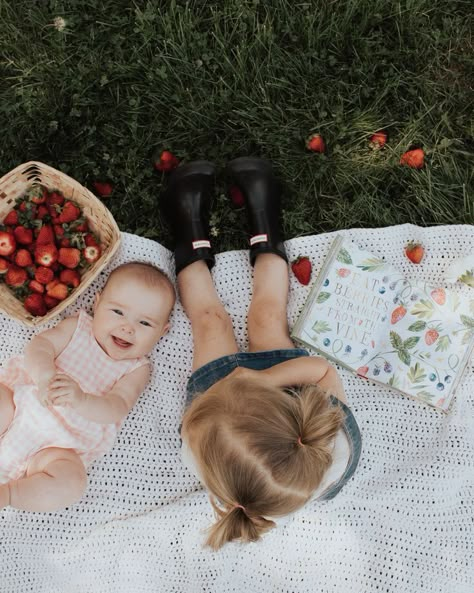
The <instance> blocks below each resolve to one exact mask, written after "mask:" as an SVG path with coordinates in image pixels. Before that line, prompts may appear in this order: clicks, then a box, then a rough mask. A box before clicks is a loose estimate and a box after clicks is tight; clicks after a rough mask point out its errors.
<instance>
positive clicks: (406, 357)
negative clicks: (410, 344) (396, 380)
mask: <svg viewBox="0 0 474 593" xmlns="http://www.w3.org/2000/svg"><path fill="white" fill-rule="evenodd" d="M397 354H398V358H399V359H400V360H401V361H402V362H403V364H406V365H407V366H408V365H409V364H410V361H411V356H410V353H409V352H408V350H403V348H402V349H401V350H397Z"/></svg>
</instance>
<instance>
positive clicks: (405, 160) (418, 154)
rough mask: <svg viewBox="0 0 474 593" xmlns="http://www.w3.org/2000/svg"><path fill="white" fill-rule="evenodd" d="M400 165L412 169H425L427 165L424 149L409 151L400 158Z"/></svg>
mask: <svg viewBox="0 0 474 593" xmlns="http://www.w3.org/2000/svg"><path fill="white" fill-rule="evenodd" d="M400 165H406V166H407V167H411V168H412V169H423V167H424V165H425V153H424V152H423V149H422V148H415V149H413V150H407V151H406V152H404V153H403V154H402V156H401V158H400Z"/></svg>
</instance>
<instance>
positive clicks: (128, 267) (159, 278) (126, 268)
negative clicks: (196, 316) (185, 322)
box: [102, 261, 176, 302]
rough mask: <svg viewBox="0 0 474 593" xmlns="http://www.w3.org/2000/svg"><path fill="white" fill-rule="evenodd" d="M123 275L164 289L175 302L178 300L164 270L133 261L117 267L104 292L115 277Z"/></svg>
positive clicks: (108, 279) (110, 276) (110, 275)
mask: <svg viewBox="0 0 474 593" xmlns="http://www.w3.org/2000/svg"><path fill="white" fill-rule="evenodd" d="M122 273H127V274H130V275H131V276H133V277H135V278H137V279H139V280H141V281H142V282H144V283H145V284H146V285H147V286H149V287H151V288H164V289H165V290H166V291H167V292H169V293H170V295H172V298H173V302H174V301H175V300H176V291H175V289H174V286H173V283H172V282H171V280H170V279H169V278H168V276H167V275H166V274H165V273H164V272H163V270H160V268H158V267H157V266H154V265H153V264H149V263H147V262H139V261H133V262H127V263H125V264H121V265H120V266H117V267H116V268H115V269H113V270H112V272H110V274H109V277H108V278H107V281H106V283H105V285H104V288H103V289H102V290H105V289H106V287H107V284H108V283H109V282H110V280H111V279H112V278H113V277H114V276H117V275H119V274H122Z"/></svg>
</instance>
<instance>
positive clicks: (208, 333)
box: [178, 260, 238, 370]
mask: <svg viewBox="0 0 474 593" xmlns="http://www.w3.org/2000/svg"><path fill="white" fill-rule="evenodd" d="M178 289H179V295H180V299H181V302H182V304H183V307H184V310H185V312H186V315H187V316H188V317H189V319H190V321H191V329H192V332H193V341H194V359H193V370H194V369H198V368H199V367H201V366H202V365H204V364H206V363H208V362H210V361H211V360H215V359H216V358H219V357H220V356H226V355H227V354H235V353H236V352H238V348H237V343H236V341H235V337H234V329H233V327H232V321H231V320H230V317H229V315H228V314H227V312H226V310H225V309H224V306H223V305H222V303H221V301H220V299H219V296H218V294H217V292H216V289H215V287H214V282H213V281H212V276H211V273H210V271H209V269H208V267H207V264H206V263H205V262H204V261H203V260H199V261H196V262H194V263H192V264H190V265H188V266H186V267H185V268H184V269H183V270H181V272H180V273H179V274H178Z"/></svg>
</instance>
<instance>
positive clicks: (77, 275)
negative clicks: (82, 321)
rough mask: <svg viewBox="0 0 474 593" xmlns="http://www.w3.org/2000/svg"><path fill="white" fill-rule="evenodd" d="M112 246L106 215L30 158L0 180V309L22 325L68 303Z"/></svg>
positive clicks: (77, 187) (115, 234)
mask: <svg viewBox="0 0 474 593" xmlns="http://www.w3.org/2000/svg"><path fill="white" fill-rule="evenodd" d="M119 244H120V230H119V228H118V226H117V223H116V222H115V220H114V218H113V217H112V214H111V213H110V212H109V210H108V209H107V208H106V207H105V206H104V204H103V203H102V202H101V201H100V200H99V199H98V198H96V197H95V196H94V194H93V193H92V192H90V191H89V190H88V189H87V188H85V187H83V186H82V185H81V184H80V183H78V182H77V181H75V180H74V179H72V178H71V177H69V176H67V175H65V174H64V173H61V172H60V171H57V170H56V169H53V168H52V167H49V166H48V165H45V164H43V163H39V162H35V161H31V162H28V163H25V164H23V165H20V166H19V167H17V168H16V169H14V170H13V171H10V173H7V174H6V175H4V176H3V177H2V178H1V179H0V309H1V310H2V311H3V312H4V313H5V314H7V315H9V316H10V317H12V318H14V319H16V320H18V321H21V322H23V323H25V324H26V325H29V326H35V325H38V324H40V323H44V322H46V321H49V320H50V319H51V318H53V317H55V316H56V315H58V314H59V313H61V312H62V311H63V310H64V309H65V308H66V307H67V306H68V305H70V304H71V303H72V302H73V301H74V300H75V299H76V298H77V297H78V296H79V295H80V294H81V293H82V292H84V290H85V289H86V288H87V287H88V286H89V285H90V284H91V282H92V281H93V280H94V279H95V278H96V277H97V276H98V274H99V273H100V272H101V271H102V270H103V269H104V267H105V266H106V265H107V264H108V263H109V261H110V260H111V258H112V257H113V255H114V254H115V252H116V250H117V249H118V247H119Z"/></svg>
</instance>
